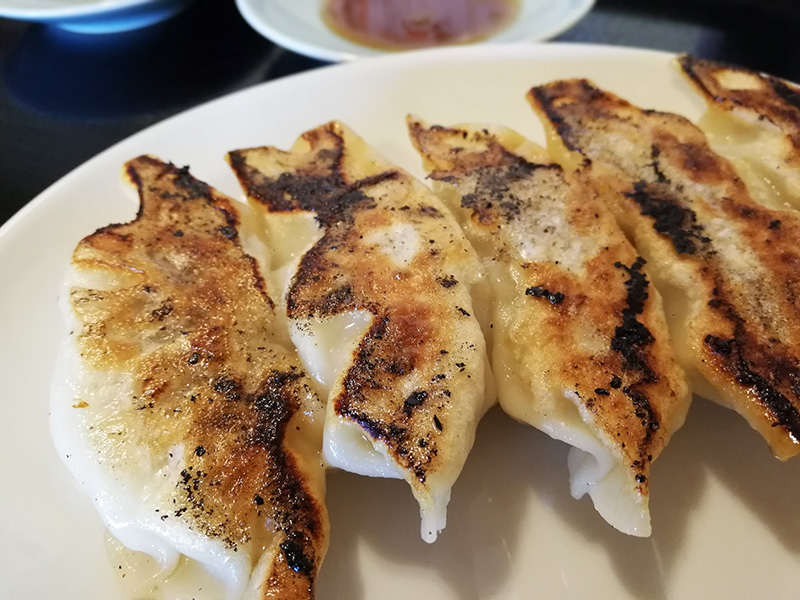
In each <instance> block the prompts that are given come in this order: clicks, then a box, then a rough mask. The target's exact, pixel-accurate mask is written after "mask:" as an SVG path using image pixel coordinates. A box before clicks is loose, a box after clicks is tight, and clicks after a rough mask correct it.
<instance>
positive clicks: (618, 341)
mask: <svg viewBox="0 0 800 600" xmlns="http://www.w3.org/2000/svg"><path fill="white" fill-rule="evenodd" d="M409 131H410V135H411V139H412V142H413V143H414V145H415V146H416V148H417V150H418V151H419V152H420V154H421V155H422V157H423V159H424V163H425V168H426V170H427V171H428V172H429V173H430V175H429V177H430V178H431V179H432V180H434V181H435V182H437V185H436V188H435V189H437V190H438V191H439V193H440V195H441V196H442V197H443V198H445V199H447V201H448V203H449V205H450V206H451V207H452V208H453V210H454V211H456V214H457V215H458V217H459V220H460V222H461V224H462V227H463V228H464V230H465V232H466V233H467V236H468V237H469V239H470V241H471V242H472V243H473V245H474V246H475V248H476V249H477V250H478V252H479V253H480V254H481V257H482V258H483V260H484V262H485V263H486V264H487V272H488V274H489V275H490V278H491V281H492V284H493V291H494V299H493V301H494V312H493V328H492V335H493V337H494V343H493V348H492V361H493V368H494V373H495V378H496V384H497V390H498V399H499V402H500V404H501V406H502V407H503V409H504V410H505V411H506V412H508V413H509V414H510V415H511V416H513V417H515V418H517V419H519V420H522V421H524V422H527V423H530V424H532V425H534V426H536V427H538V428H540V429H542V430H543V431H545V432H546V433H548V434H550V435H551V436H553V437H555V438H557V439H562V440H564V441H567V442H568V443H570V444H572V445H573V446H575V447H576V448H578V449H580V450H582V451H583V452H585V453H586V455H594V460H595V461H596V462H597V463H598V465H602V464H603V463H605V462H609V461H607V460H606V459H605V458H604V457H605V455H606V454H610V455H611V461H610V464H613V465H615V466H614V467H613V468H611V467H610V465H609V464H606V465H605V467H601V466H598V465H593V466H592V467H591V468H590V467H589V466H588V464H589V463H591V461H589V462H587V464H586V465H583V466H581V464H580V463H581V462H582V461H583V460H586V455H584V454H582V453H579V454H577V455H576V457H575V458H573V457H571V458H570V471H571V475H572V491H573V495H575V496H580V495H583V493H586V492H587V491H588V493H589V494H591V496H592V499H593V500H594V503H595V506H596V507H597V508H598V510H599V511H600V512H601V514H603V516H604V517H605V518H606V519H607V520H608V521H609V522H610V523H611V524H612V525H614V526H615V527H617V528H618V529H621V530H623V531H625V532H626V533H631V534H634V535H649V533H650V524H649V513H648V511H647V500H648V494H649V492H648V481H649V476H650V466H651V463H652V461H653V460H654V459H655V458H656V457H657V456H658V455H659V454H660V453H661V451H662V449H663V448H664V446H665V444H666V443H667V440H668V439H669V437H670V436H671V434H672V433H673V432H674V431H675V430H676V429H677V428H678V427H680V425H681V424H682V423H683V421H684V418H685V415H686V412H687V408H688V405H689V399H690V394H689V390H688V385H687V383H686V380H685V375H684V373H683V371H682V369H681V368H680V367H679V366H678V364H677V360H676V358H675V356H674V352H673V350H672V346H671V344H670V343H669V335H668V332H667V326H666V321H665V318H664V314H663V311H662V307H661V299H660V296H659V294H658V292H657V291H656V290H655V289H654V288H653V286H652V285H651V283H650V281H649V279H648V275H647V267H646V266H645V261H644V260H643V259H642V258H641V257H639V256H638V255H637V254H636V251H635V250H634V248H633V247H632V246H631V244H630V243H629V242H628V241H627V239H626V238H625V235H624V234H623V233H622V231H621V230H620V229H619V227H618V226H617V224H616V222H615V220H614V217H613V215H612V214H611V212H610V211H609V209H608V208H607V207H606V206H605V204H604V203H603V201H602V199H601V198H600V197H599V195H598V192H597V190H596V189H594V187H593V186H592V184H591V181H590V180H588V179H587V178H586V177H585V176H584V174H583V173H581V172H577V173H571V172H565V171H564V170H563V169H562V168H561V167H560V166H559V165H557V164H553V163H552V162H551V161H550V160H549V157H548V156H547V155H546V153H545V152H544V150H543V149H541V148H537V147H534V146H533V145H532V144H531V143H529V142H526V141H525V140H524V139H523V138H521V136H519V135H518V134H516V133H514V132H513V131H510V130H508V129H504V128H499V127H493V128H491V129H488V128H483V127H480V126H469V125H459V126H456V127H442V126H438V125H434V126H428V125H426V124H424V123H422V122H420V121H418V120H416V119H412V118H410V119H409ZM573 454H574V451H573ZM577 457H583V458H580V459H579V458H577ZM592 470H594V471H596V473H592V474H590V473H589V472H590V471H592ZM623 507H624V508H623Z"/></svg>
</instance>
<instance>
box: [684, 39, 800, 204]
mask: <svg viewBox="0 0 800 600" xmlns="http://www.w3.org/2000/svg"><path fill="white" fill-rule="evenodd" d="M678 65H679V67H680V69H681V71H682V72H683V74H684V75H686V77H687V79H688V80H689V81H690V82H691V83H692V85H693V87H694V88H695V89H696V90H697V91H698V92H700V94H701V95H702V96H703V99H704V100H705V101H706V102H707V103H708V110H707V111H706V113H705V114H704V115H703V117H702V118H701V120H700V127H701V128H702V129H703V131H704V132H705V133H706V135H707V136H708V140H709V142H710V144H711V146H712V147H713V148H714V150H715V151H716V152H719V153H720V154H721V155H723V156H724V157H725V158H727V159H728V160H730V161H731V163H732V164H733V165H734V166H735V167H736V171H737V174H738V175H739V176H740V177H741V178H742V179H744V181H745V183H746V184H747V188H748V190H749V191H750V193H751V195H752V196H753V198H754V199H755V200H757V201H758V202H760V203H761V204H763V205H764V206H766V207H767V208H773V209H777V210H783V209H787V208H795V209H798V208H800V89H798V88H797V87H796V86H794V85H792V84H791V83H788V82H786V81H783V80H781V79H778V78H777V77H770V76H769V75H762V74H760V73H756V72H754V71H750V70H748V69H744V68H742V67H734V66H731V65H723V64H719V63H715V62H712V61H709V60H702V59H698V58H694V57H693V56H689V55H688V54H684V55H682V56H680V57H679V58H678Z"/></svg>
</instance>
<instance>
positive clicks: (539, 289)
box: [525, 285, 566, 306]
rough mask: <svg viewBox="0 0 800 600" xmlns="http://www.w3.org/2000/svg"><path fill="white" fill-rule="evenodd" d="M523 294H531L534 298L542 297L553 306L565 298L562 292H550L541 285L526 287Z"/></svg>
mask: <svg viewBox="0 0 800 600" xmlns="http://www.w3.org/2000/svg"><path fill="white" fill-rule="evenodd" d="M525 295H526V296H533V297H534V298H544V299H546V300H547V301H548V302H550V304H552V305H554V306H555V305H558V304H561V303H562V302H563V301H564V299H565V298H566V296H565V295H564V293H563V292H551V291H550V290H548V289H547V288H545V287H544V286H541V285H535V286H531V287H529V288H527V289H526V290H525Z"/></svg>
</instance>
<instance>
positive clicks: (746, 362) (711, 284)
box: [528, 79, 800, 460]
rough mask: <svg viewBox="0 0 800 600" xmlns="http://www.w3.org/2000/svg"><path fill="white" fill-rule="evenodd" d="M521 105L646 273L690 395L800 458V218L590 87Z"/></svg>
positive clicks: (688, 139)
mask: <svg viewBox="0 0 800 600" xmlns="http://www.w3.org/2000/svg"><path fill="white" fill-rule="evenodd" d="M528 98H529V100H530V102H531V104H532V106H533V107H534V109H535V110H536V111H537V112H538V114H539V115H540V117H541V118H542V120H543V121H544V124H545V128H546V129H547V130H548V133H549V136H550V138H549V140H550V145H551V148H552V151H553V153H554V154H555V155H557V156H558V157H559V160H560V161H561V162H562V163H564V164H567V165H572V166H574V165H576V164H582V165H585V166H586V169H587V171H588V173H589V174H590V176H591V177H592V178H593V180H594V181H595V184H596V185H598V186H599V187H600V189H601V190H603V191H604V192H603V193H604V198H606V199H607V201H608V205H609V206H610V208H611V209H612V211H613V212H614V215H615V217H616V218H617V221H618V222H619V223H620V225H621V227H622V228H623V230H625V231H626V233H627V234H628V236H629V237H630V238H631V239H632V240H633V241H634V245H635V246H636V248H637V250H638V251H639V252H640V253H641V255H642V256H644V257H645V258H646V259H647V261H648V264H649V266H650V272H651V273H652V275H653V278H654V282H655V284H656V287H657V288H658V289H659V290H660V291H661V293H662V295H663V296H664V304H665V307H666V311H667V317H668V320H669V322H670V332H671V335H672V340H673V343H674V344H675V347H676V350H677V352H678V356H679V359H680V361H681V364H682V365H683V367H684V368H685V369H686V371H687V374H688V375H689V380H690V383H691V386H692V389H693V391H694V392H695V393H697V394H698V395H700V396H703V397H705V398H708V399H710V400H713V401H715V402H718V403H720V404H722V405H724V406H727V407H729V408H732V409H734V410H736V411H737V412H739V413H740V414H741V415H742V416H743V417H744V418H745V419H746V420H747V421H748V423H749V424H750V425H751V426H752V427H753V428H754V429H755V430H757V431H758V432H759V433H760V434H761V435H762V437H764V439H765V440H766V441H767V443H768V444H769V447H770V449H771V450H772V452H773V454H775V456H776V457H778V458H780V459H781V460H787V459H788V458H790V457H792V456H794V455H796V454H797V453H798V452H800V412H798V411H800V385H798V382H800V368H798V365H800V318H799V317H800V294H798V291H800V288H798V286H799V285H800V280H798V265H800V215H798V214H797V213H796V212H795V211H776V210H769V209H766V208H764V207H763V206H761V205H760V204H759V203H757V202H755V201H754V200H753V199H752V197H751V196H750V195H749V193H748V191H747V188H746V187H745V185H744V183H743V182H742V180H741V179H739V178H738V177H737V175H736V173H735V171H734V169H733V166H732V165H731V164H730V163H729V162H728V161H727V160H725V159H724V158H723V157H721V156H720V155H718V154H716V153H715V152H714V151H713V150H712V149H711V147H710V146H709V144H708V141H707V139H706V137H705V136H704V135H703V132H702V131H701V130H700V129H698V128H697V127H696V126H695V125H693V124H692V123H691V122H690V121H689V120H687V119H686V118H684V117H682V116H679V115H675V114H672V113H664V112H658V111H653V110H642V109H640V108H638V107H636V106H633V105H631V104H630V103H628V102H627V101H625V100H623V99H622V98H619V97H618V96H615V95H614V94H611V93H609V92H606V91H603V90H601V89H599V88H597V87H596V86H594V85H593V84H592V83H591V82H589V81H586V80H577V79H576V80H567V81H555V82H552V83H548V84H546V85H543V86H539V87H535V88H533V89H532V90H531V91H530V93H529V95H528Z"/></svg>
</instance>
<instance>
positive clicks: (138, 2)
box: [0, 0, 191, 34]
mask: <svg viewBox="0 0 800 600" xmlns="http://www.w3.org/2000/svg"><path fill="white" fill-rule="evenodd" d="M189 2H191V0H0V17H5V18H8V19H19V20H22V21H34V22H38V23H48V24H52V25H56V26H58V27H61V28H62V29H66V30H68V31H72V32H75V33H92V34H103V33H117V32H120V31H130V30H133V29H139V28H141V27H147V26H148V25H153V24H155V23H158V22H159V21H163V20H165V19H168V18H169V17H171V16H173V15H174V14H176V13H177V12H178V11H180V10H182V9H183V8H184V7H185V6H186V5H187V4H189Z"/></svg>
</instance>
